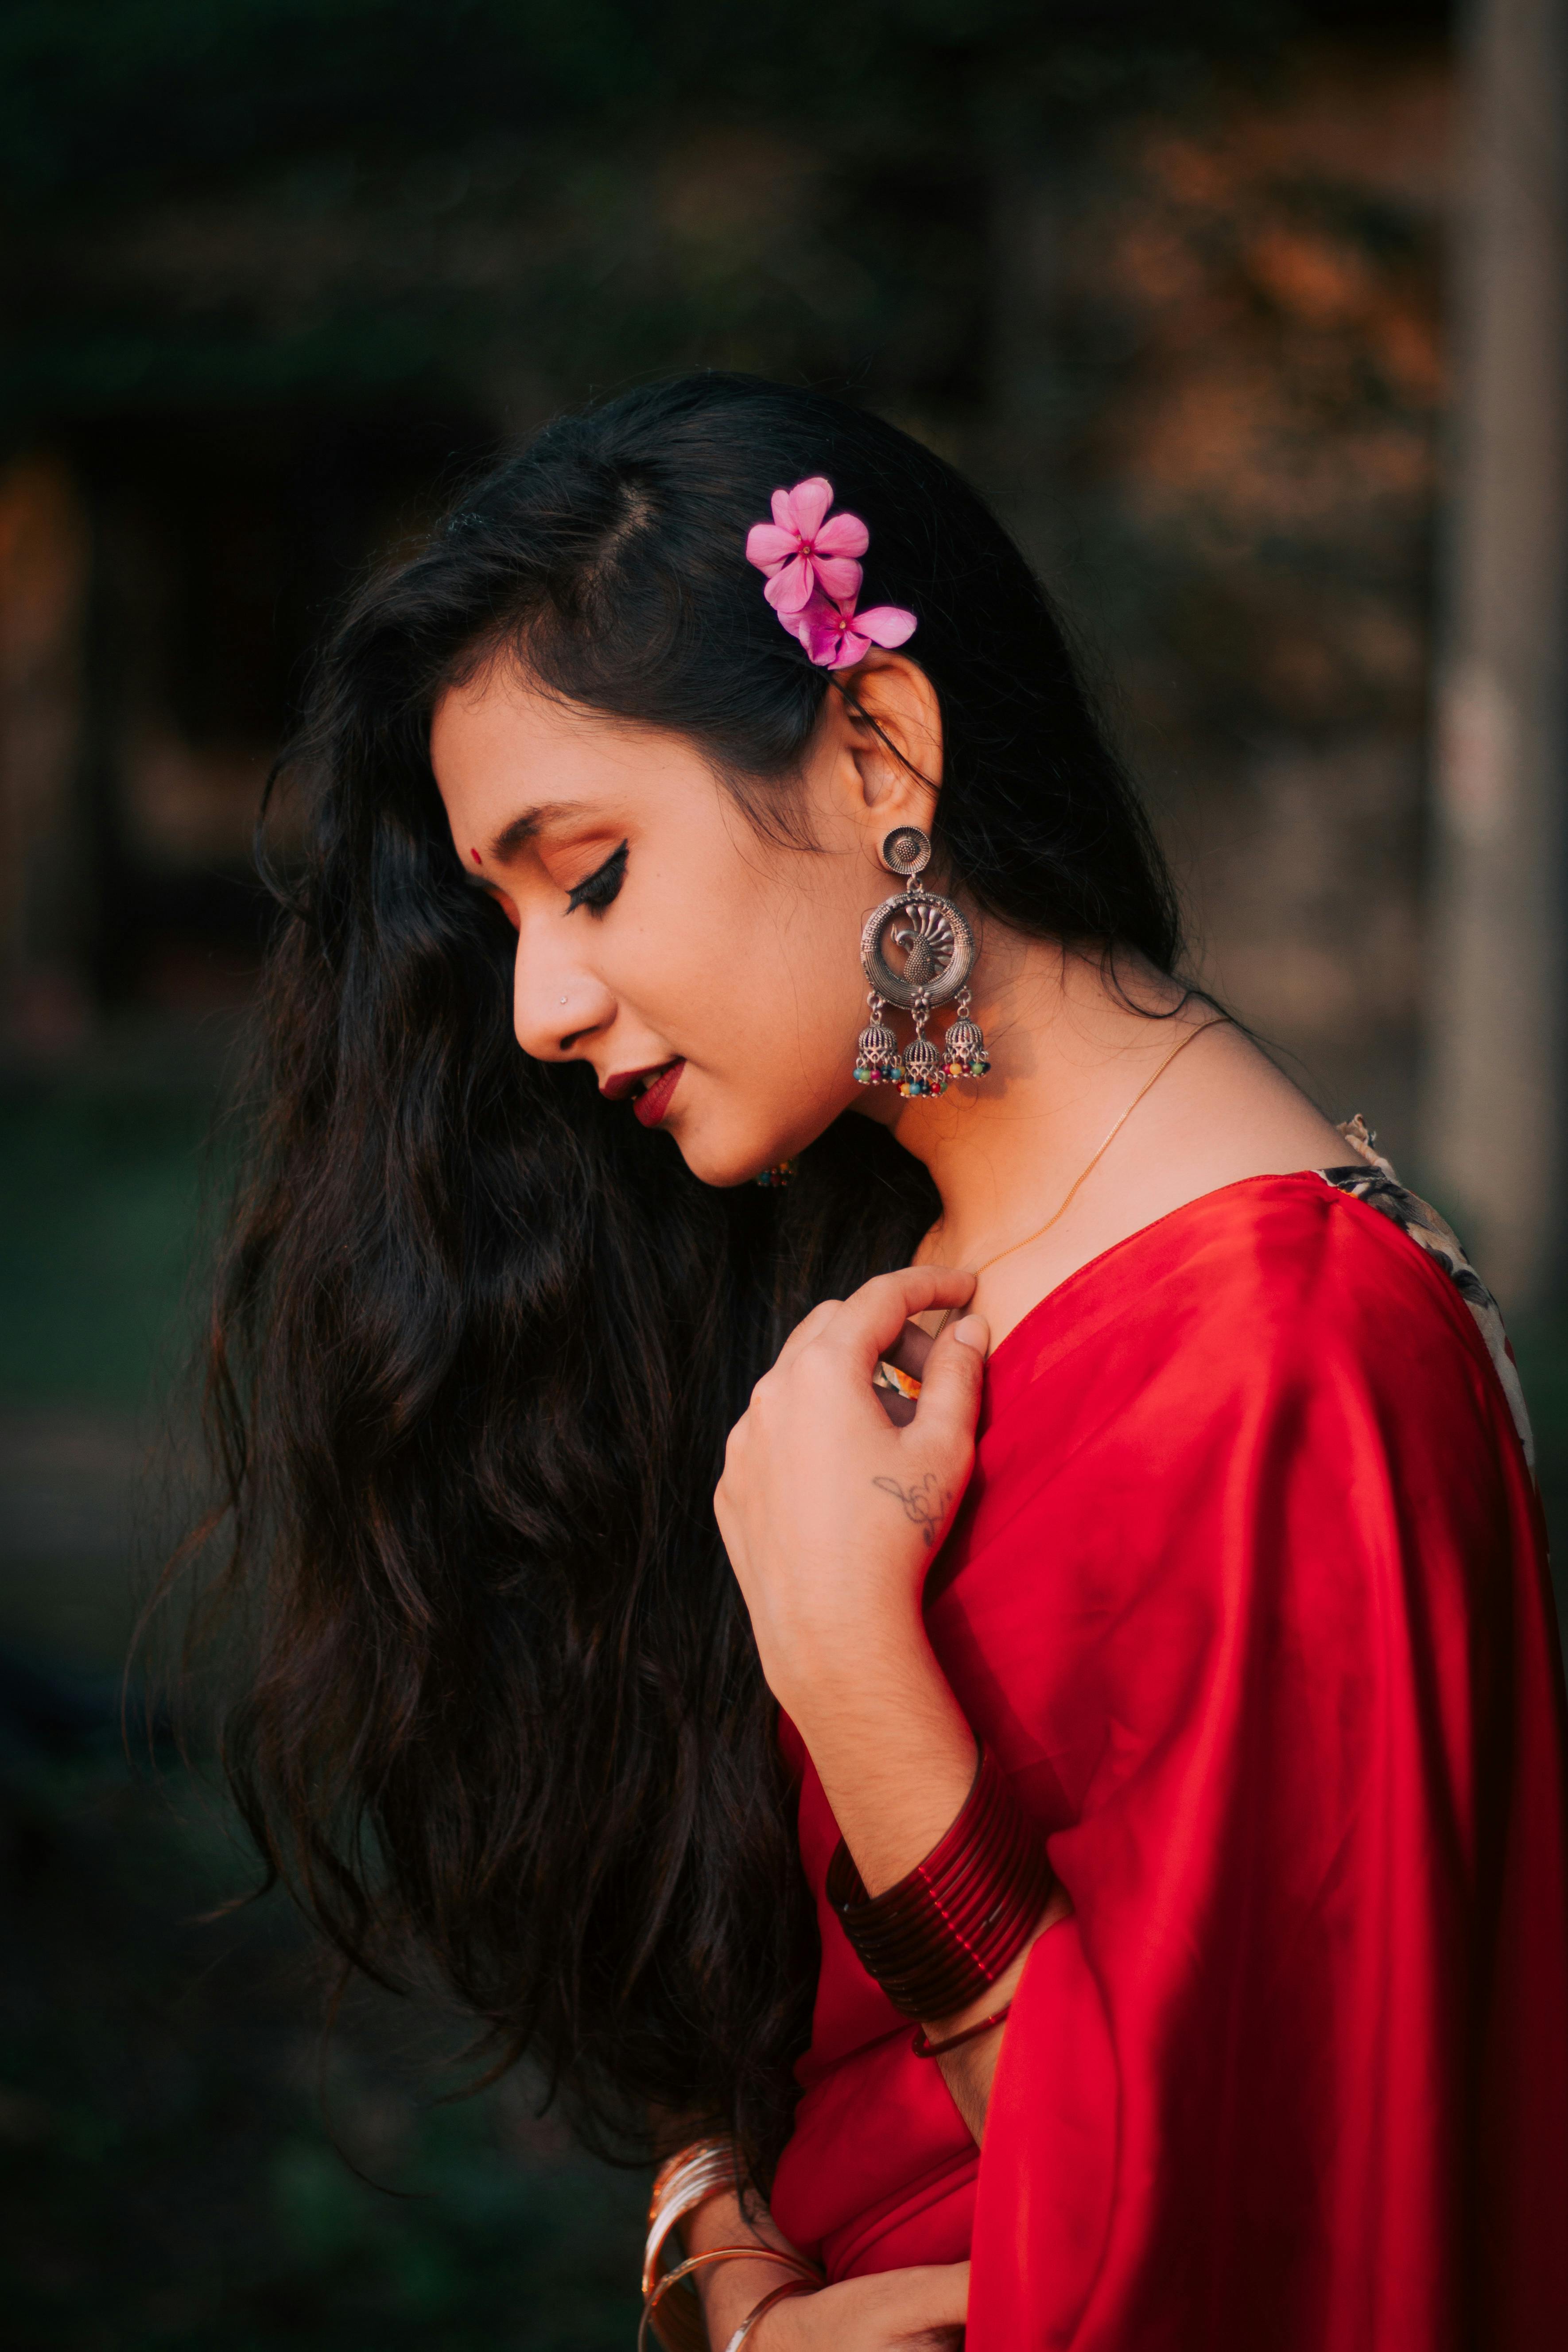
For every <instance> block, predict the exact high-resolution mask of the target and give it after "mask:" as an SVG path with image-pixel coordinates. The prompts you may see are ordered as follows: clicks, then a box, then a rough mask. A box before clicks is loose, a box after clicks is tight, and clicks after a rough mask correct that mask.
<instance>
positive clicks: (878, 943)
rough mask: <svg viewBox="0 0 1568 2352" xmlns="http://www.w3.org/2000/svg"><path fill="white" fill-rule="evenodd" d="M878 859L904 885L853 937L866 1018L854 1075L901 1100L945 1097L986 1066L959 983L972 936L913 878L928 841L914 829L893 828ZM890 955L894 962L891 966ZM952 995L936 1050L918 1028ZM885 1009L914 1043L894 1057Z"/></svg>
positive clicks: (971, 953) (948, 906) (949, 906)
mask: <svg viewBox="0 0 1568 2352" xmlns="http://www.w3.org/2000/svg"><path fill="white" fill-rule="evenodd" d="M882 862H883V865H884V866H886V868H887V870H888V872H889V873H890V874H896V875H897V876H898V877H899V878H900V880H901V881H904V882H905V883H906V884H907V886H908V887H906V888H905V889H904V890H901V891H900V892H898V893H897V895H896V896H895V897H894V898H884V899H883V903H882V905H881V906H880V907H877V908H873V911H872V912H871V913H870V914H869V915H868V916H867V917H866V919H865V928H864V929H863V930H862V933H861V963H862V967H863V969H864V971H865V976H866V978H867V979H868V980H869V981H870V982H871V992H870V995H869V997H868V999H867V1002H868V1003H869V1004H870V1007H871V1019H870V1021H869V1022H868V1023H867V1024H866V1025H865V1027H864V1028H863V1029H862V1031H861V1034H860V1042H859V1045H857V1047H856V1049H855V1076H856V1078H857V1079H858V1080H859V1082H860V1084H861V1085H862V1087H897V1088H898V1091H899V1093H900V1094H901V1095H903V1096H904V1097H905V1098H906V1099H917V1098H918V1097H921V1096H923V1095H942V1094H946V1091H947V1087H948V1082H949V1081H950V1080H951V1079H953V1078H983V1077H984V1076H986V1073H987V1072H988V1070H989V1068H990V1066H991V1064H990V1057H989V1055H988V1054H987V1052H986V1041H985V1038H984V1036H983V1035H982V1034H981V1033H980V1027H979V1024H978V1023H977V1021H976V1020H975V1019H974V1018H973V1012H972V1006H971V1003H970V998H969V990H968V985H967V983H968V978H969V974H970V972H971V971H972V970H973V969H974V962H975V935H974V933H973V932H972V931H971V930H970V929H969V926H968V924H967V922H966V920H965V919H964V917H963V915H962V914H961V913H960V912H959V910H958V908H956V906H955V905H954V904H953V901H952V900H951V898H942V897H940V896H939V895H938V894H937V893H936V891H934V890H927V889H926V887H925V884H924V883H923V882H922V881H921V879H920V877H921V875H922V873H923V872H924V870H925V867H926V866H928V865H929V864H930V862H931V836H930V835H929V834H928V833H925V832H923V831H922V830H921V828H920V826H919V825H917V824H901V825H897V826H895V827H894V831H893V832H892V833H890V834H889V835H887V837H886V839H885V840H884V841H883V845H882ZM889 950H892V952H893V954H894V955H896V956H897V957H898V959H899V961H898V964H897V967H896V969H895V967H894V964H893V962H891V961H890V960H889ZM955 998H956V1000H957V1002H956V1005H955V1008H954V1009H955V1011H956V1014H957V1018H956V1020H955V1021H954V1022H953V1024H952V1025H951V1026H950V1027H949V1029H948V1030H947V1033H946V1036H945V1037H944V1038H943V1041H942V1051H941V1052H940V1053H938V1052H937V1050H936V1046H935V1045H933V1044H932V1042H931V1040H930V1038H929V1037H928V1036H927V1035H926V1034H925V1024H926V1023H927V1022H928V1021H929V1019H930V1018H931V1014H932V1013H933V1011H934V1010H935V1009H936V1006H937V1005H938V1004H947V1003H952V1002H953V1000H954V999H955ZM890 1005H895V1006H896V1007H897V1008H898V1009H899V1011H901V1012H904V1013H909V1014H910V1015H911V1016H912V1018H913V1020H914V1023H915V1036H914V1039H913V1041H912V1043H911V1044H910V1045H908V1046H907V1047H906V1048H905V1050H904V1053H903V1054H902V1055H901V1054H900V1053H899V1050H898V1040H897V1038H896V1037H895V1036H894V1033H893V1031H892V1030H891V1029H890V1028H889V1027H888V1025H887V1022H886V1019H885V1018H884V1016H885V1014H886V1013H887V1010H888V1007H889V1006H890Z"/></svg>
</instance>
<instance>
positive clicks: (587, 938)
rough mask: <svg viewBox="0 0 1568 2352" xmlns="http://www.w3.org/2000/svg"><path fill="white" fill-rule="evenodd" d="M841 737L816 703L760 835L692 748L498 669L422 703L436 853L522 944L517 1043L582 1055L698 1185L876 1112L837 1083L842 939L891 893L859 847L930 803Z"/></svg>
mask: <svg viewBox="0 0 1568 2352" xmlns="http://www.w3.org/2000/svg"><path fill="white" fill-rule="evenodd" d="M898 668H899V670H900V671H901V672H908V676H909V677H910V678H912V679H917V678H918V673H915V672H913V671H911V670H910V669H909V666H908V665H905V664H899V665H898ZM923 683H924V682H923V681H920V684H919V685H916V686H915V688H913V692H914V695H915V699H916V701H918V700H919V698H920V687H921V686H923ZM855 734H856V730H855V729H854V727H853V726H852V723H851V722H850V721H849V720H847V719H845V718H844V716H843V713H842V706H841V704H840V702H839V700H838V698H837V697H831V698H830V699H829V702H828V704H827V706H826V708H825V709H824V714H823V720H822V723H821V725H820V727H819V729H818V732H817V736H816V738H815V739H814V740H813V743H812V745H811V747H810V750H809V751H808V754H807V758H806V762H805V765H804V769H803V772H802V773H801V775H800V779H799V780H798V782H786V783H783V784H779V785H777V786H773V787H768V788H765V789H768V790H771V791H773V792H776V793H779V794H780V795H781V796H787V798H781V800H780V803H779V807H780V814H781V816H782V817H783V818H784V820H785V822H784V824H782V825H781V826H780V827H779V828H778V829H777V831H773V830H768V829H764V828H763V827H759V826H758V824H755V823H754V822H753V821H752V820H751V819H750V817H749V816H748V815H747V812H746V811H745V810H744V809H743V808H742V807H741V805H740V804H739V803H738V801H737V798H736V797H735V795H734V793H732V792H731V791H729V790H728V789H727V787H726V785H725V783H724V782H722V781H721V780H720V778H719V777H718V776H717V775H716V773H715V771H714V769H713V767H712V766H711V765H710V764H709V762H708V761H707V760H706V757H705V756H704V754H703V753H702V752H701V751H699V750H698V749H697V748H696V746H695V745H694V744H693V743H691V742H689V741H687V740H685V739H683V738H681V737H679V736H676V735H674V734H671V733H668V732H665V731H664V730H655V729H652V728H647V727H643V726H639V725H635V724H632V723H630V722H627V721H622V720H618V719H609V718H606V717H603V716H602V715H601V714H600V713H597V712H594V711H589V710H585V709H581V708H580V707H579V706H576V705H573V704H569V703H565V702H563V701H561V700H560V699H559V698H552V697H550V696H549V695H547V694H546V693H544V692H543V691H542V690H540V689H539V688H538V687H537V686H536V685H535V684H533V683H532V682H531V681H530V680H529V679H528V677H526V676H525V674H524V673H523V672H522V671H521V669H520V668H519V667H517V664H516V663H514V662H511V661H507V660H499V659H498V660H497V661H496V662H494V663H492V664H490V665H489V666H487V667H486V668H485V669H483V670H481V671H480V672H479V673H478V674H477V675H476V677H474V678H472V679H471V680H470V681H468V682H466V683H465V684H463V685H460V686H455V687H453V688H449V689H448V691H447V692H446V693H445V695H444V697H443V698H442V699H441V700H440V702H439V703H438V705H437V707H436V709H435V712H434V718H433V720H432V725H431V739H430V748H431V761H432V765H433V767H434V773H435V779H436V782H437V785H438V786H439V789H440V792H441V796H442V800H443V802H444V806H445V810H446V814H447V818H448V822H449V824H450V825H451V829H452V842H453V847H454V850H455V854H456V856H457V857H458V859H459V861H460V862H461V864H462V866H463V868H464V870H465V873H466V874H467V875H468V876H469V877H470V878H471V879H472V881H473V884H474V887H476V888H477V889H483V890H486V891H487V892H488V893H489V894H490V895H491V896H492V897H493V898H495V899H496V900H497V903H498V904H499V905H500V906H501V908H503V910H504V911H505V913H506V915H507V919H509V921H510V922H511V923H512V925H513V926H514V928H515V929H516V931H517V965H516V974H515V982H514V990H513V1022H514V1025H515V1028H516V1031H517V1042H518V1044H519V1045H521V1047H522V1049H523V1051H524V1052H525V1053H526V1054H530V1055H534V1056H535V1057H536V1058H537V1059H538V1060H540V1061H547V1062H562V1061H581V1062H586V1063H587V1064H589V1066H591V1069H592V1071H593V1074H594V1076H595V1078H596V1080H597V1081H598V1084H599V1087H600V1090H601V1093H603V1094H605V1095H607V1096H610V1097H615V1098H623V1099H624V1100H625V1103H626V1116H627V1118H641V1119H643V1122H644V1124H646V1125H649V1126H657V1127H662V1128H664V1129H667V1131H668V1132H669V1134H670V1135H671V1136H672V1137H673V1138H674V1141H675V1143H676V1144H677V1145H678V1146H679V1148H680V1150H681V1152H682V1154H683V1156H684V1157H685V1160H686V1163H687V1165H688V1166H689V1167H690V1168H691V1170H692V1171H693V1172H694V1174H695V1175H697V1176H699V1177H700V1178H701V1179H702V1180H703V1181H705V1182H706V1183H709V1184H720V1185H727V1184H737V1183H741V1182H744V1181H746V1180H747V1178H749V1177H752V1176H755V1175H756V1174H757V1173H758V1171H759V1170H761V1169H764V1168H767V1167H769V1166H771V1165H772V1164H773V1163H774V1162H775V1161H777V1160H781V1159H783V1158H786V1157H787V1156H788V1155H789V1153H790V1152H792V1151H796V1150H800V1148H801V1147H802V1146H803V1145H804V1144H806V1143H808V1142H810V1140H811V1139H812V1138H813V1137H814V1136H817V1135H820V1134H821V1131H822V1129H824V1128H825V1127H827V1126H828V1125H829V1124H830V1123H831V1120H832V1119H833V1118H836V1117H837V1115H838V1114H839V1113H840V1112H841V1110H843V1109H845V1108H849V1107H851V1106H855V1107H857V1108H875V1109H876V1110H878V1111H879V1112H882V1111H883V1109H884V1107H883V1104H881V1103H880V1102H879V1103H877V1104H875V1105H871V1104H868V1103H867V1101H866V1097H865V1093H864V1091H863V1090H862V1089H861V1088H859V1087H856V1085H855V1083H854V1077H853V1063H854V1045H855V1039H856V1036H857V1034H858V1033H859V1031H860V1028H861V1025H862V1023H863V1021H864V1020H865V1018H866V1012H865V980H864V976H863V974H862V971H861V967H860V961H859V954H858V947H859V938H860V928H861V924H862V920H863V919H864V916H865V914H866V912H867V910H868V909H869V908H871V907H873V906H874V905H875V904H876V903H877V902H878V901H879V900H880V899H882V898H885V897H886V896H887V894H888V890H889V888H890V887H891V883H890V877H888V876H887V875H886V874H885V873H884V872H883V868H882V866H881V865H880V862H879V860H878V857H877V855H876V844H877V842H878V841H879V840H880V839H881V837H882V835H883V832H884V831H885V830H886V829H887V826H888V824H890V823H895V822H900V821H914V822H916V823H921V822H925V823H928V822H929V805H930V803H929V795H928V794H925V793H924V788H921V787H918V786H911V785H910V784H909V783H908V782H906V781H900V780H897V779H893V780H890V779H889V778H887V777H886V776H885V775H884V774H883V767H884V766H886V765H889V764H890V763H886V762H884V761H880V760H879V761H876V762H874V763H873V766H868V763H867V760H866V758H865V756H864V755H863V752H862V750H860V749H857V746H856V742H855V740H854V739H855ZM867 740H871V741H872V742H873V746H874V738H868V739H867ZM782 833H787V834H788V835H789V838H780V837H779V835H780V834H782ZM802 844H810V846H803V845H802ZM896 1099H897V1098H896V1097H894V1103H896ZM885 1110H886V1112H887V1113H891V1112H892V1110H893V1103H890V1104H888V1105H887V1106H886V1107H885Z"/></svg>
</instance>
